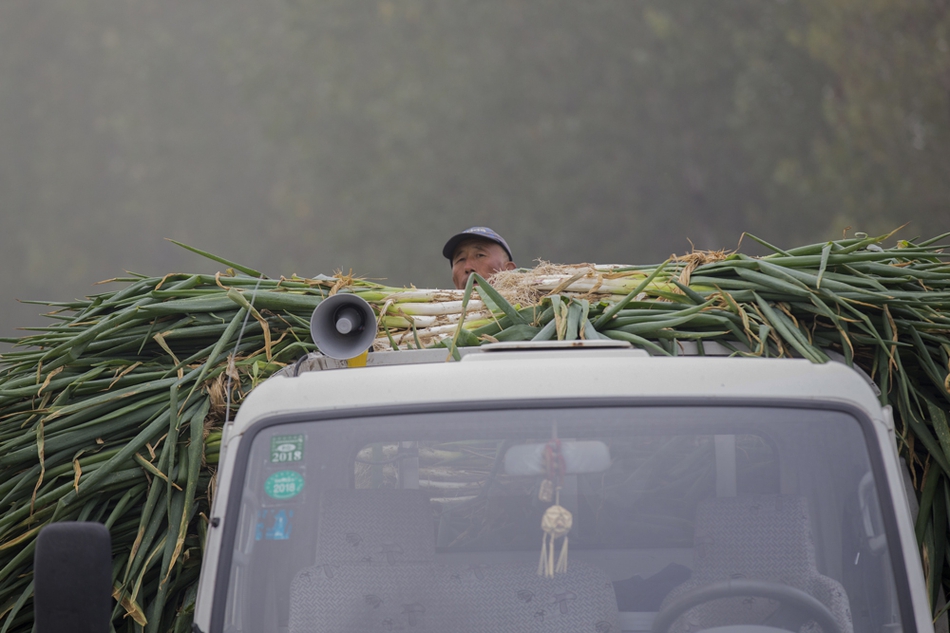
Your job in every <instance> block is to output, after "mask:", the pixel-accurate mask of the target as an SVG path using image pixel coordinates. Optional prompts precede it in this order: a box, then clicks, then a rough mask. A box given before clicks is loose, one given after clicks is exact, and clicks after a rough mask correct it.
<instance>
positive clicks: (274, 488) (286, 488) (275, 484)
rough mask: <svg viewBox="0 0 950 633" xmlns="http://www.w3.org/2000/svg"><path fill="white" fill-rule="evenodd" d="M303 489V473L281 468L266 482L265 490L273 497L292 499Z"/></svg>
mask: <svg viewBox="0 0 950 633" xmlns="http://www.w3.org/2000/svg"><path fill="white" fill-rule="evenodd" d="M302 490H303V475H301V474H300V473H298V472H297V471H296V470H281V471H279V472H276V473H274V474H273V475H271V476H270V477H268V478H267V481H265V482H264V492H266V493H267V496H268V497H271V498H273V499H291V498H293V497H296V496H297V495H298V494H300V492H301V491H302Z"/></svg>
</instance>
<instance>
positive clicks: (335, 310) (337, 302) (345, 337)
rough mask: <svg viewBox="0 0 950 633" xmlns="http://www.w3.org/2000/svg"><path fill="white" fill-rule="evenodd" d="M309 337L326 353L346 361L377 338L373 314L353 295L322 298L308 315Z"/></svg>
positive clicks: (365, 348)
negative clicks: (311, 313) (309, 315)
mask: <svg viewBox="0 0 950 633" xmlns="http://www.w3.org/2000/svg"><path fill="white" fill-rule="evenodd" d="M310 336H312V337H313V342H314V343H315V344H316V346H317V349H319V350H320V351H321V352H322V353H323V354H324V355H325V356H329V357H330V358H335V359H337V360H349V359H351V358H355V357H357V356H359V355H360V354H362V353H363V352H365V351H366V350H368V349H369V348H370V346H371V345H372V344H373V340H374V339H375V338H376V314H375V313H374V312H373V308H372V307H370V305H369V304H368V303H366V301H365V300H363V299H361V298H359V297H358V296H356V295H351V294H336V295H333V296H332V297H329V298H327V299H324V300H323V301H321V302H320V304H319V305H318V306H317V309H316V310H314V311H313V315H312V316H311V317H310Z"/></svg>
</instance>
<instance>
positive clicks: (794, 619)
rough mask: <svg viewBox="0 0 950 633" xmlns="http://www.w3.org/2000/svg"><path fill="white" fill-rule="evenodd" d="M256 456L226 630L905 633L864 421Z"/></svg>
mask: <svg viewBox="0 0 950 633" xmlns="http://www.w3.org/2000/svg"><path fill="white" fill-rule="evenodd" d="M251 439H252V443H251V446H250V451H249V452H248V453H247V455H248V461H247V464H246V473H247V474H246V478H245V479H244V480H243V481H242V482H237V483H236V485H243V493H242V497H241V498H242V501H241V510H240V514H239V517H238V520H239V526H238V531H237V536H236V538H235V545H234V551H233V554H232V556H231V574H230V580H229V583H230V584H229V587H228V592H227V605H226V612H225V616H224V630H225V631H229V632H241V633H250V632H258V631H260V632H264V631H267V632H270V631H290V632H294V633H298V632H304V631H306V632H316V631H320V632H323V631H328V632H329V631H361V632H363V631H387V632H388V631H409V632H411V631H424V630H425V631H489V630H490V631H593V632H595V633H608V632H619V631H649V630H650V629H651V626H652V625H653V623H654V621H655V620H656V619H657V614H658V613H661V614H662V615H661V619H660V621H661V622H666V620H664V618H668V619H669V622H668V624H664V628H665V629H666V630H670V631H696V630H703V629H708V628H712V627H715V626H724V625H730V624H763V623H764V624H767V625H770V626H774V627H778V628H783V629H786V630H794V631H798V630H799V629H800V628H801V627H802V626H806V627H808V626H811V627H812V630H817V628H821V629H822V630H823V629H832V630H838V631H841V632H843V633H851V632H852V631H862V632H863V631H883V630H885V629H886V630H888V631H894V630H898V629H899V626H895V624H896V623H898V622H899V616H898V612H899V610H898V604H897V598H896V593H895V589H894V581H893V574H892V572H891V569H890V562H889V558H888V556H887V542H886V539H885V537H884V535H883V529H882V527H881V526H882V520H881V513H880V509H879V504H878V498H877V492H876V486H875V482H874V479H873V477H872V474H871V467H870V462H869V458H868V453H867V448H866V444H865V439H864V435H863V433H862V431H861V427H860V425H859V423H858V422H857V421H856V420H855V419H854V418H852V417H850V416H849V415H847V414H845V413H841V412H832V411H821V410H811V409H809V410H805V409H789V408H751V407H712V406H706V407H600V408H589V407H567V408H555V409H514V410H481V411H472V410H469V411H450V412H438V413H432V412H427V413H418V414H401V415H387V416H369V417H363V418H355V419H353V418H351V419H345V420H328V421H312V422H302V423H294V424H285V425H271V426H268V427H266V428H264V429H263V430H261V431H260V432H258V433H257V434H256V435H254V436H253V437H252V438H251ZM730 583H731V584H730ZM704 591H707V592H709V591H712V592H714V593H715V592H719V593H718V594H716V596H718V598H716V599H715V600H713V599H712V598H710V597H709V596H706V597H704V595H703V593H702V592H704ZM776 592H778V593H776ZM710 595H712V594H710ZM802 595H804V596H805V599H806V600H807V599H809V598H810V599H814V600H813V601H812V602H811V603H807V604H809V605H812V606H801V602H802V600H801V599H800V598H801V596H802ZM695 596H699V598H696V599H695V600H698V602H696V601H695V600H694V604H695V606H690V605H686V606H683V605H684V604H685V603H684V600H689V599H691V598H695ZM716 596H713V597H716ZM815 601H816V602H817V607H815V606H814V604H815ZM691 604H692V603H691ZM796 605H797V606H796ZM823 618H824V619H823ZM829 618H830V619H829ZM803 630H804V629H803Z"/></svg>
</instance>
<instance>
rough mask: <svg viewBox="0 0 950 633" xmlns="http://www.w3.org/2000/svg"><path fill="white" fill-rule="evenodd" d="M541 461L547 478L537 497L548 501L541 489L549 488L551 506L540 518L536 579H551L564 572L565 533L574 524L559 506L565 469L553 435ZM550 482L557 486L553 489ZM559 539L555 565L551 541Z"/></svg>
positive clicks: (559, 442)
mask: <svg viewBox="0 0 950 633" xmlns="http://www.w3.org/2000/svg"><path fill="white" fill-rule="evenodd" d="M544 461H545V467H546V470H547V478H546V479H545V480H544V482H543V483H542V485H541V494H540V495H539V497H540V498H541V500H542V501H550V500H551V496H550V492H548V491H546V490H545V488H548V490H550V489H551V488H553V489H554V505H553V506H551V507H550V508H548V509H547V510H545V512H544V516H543V517H541V531H542V532H544V534H543V535H542V536H541V559H540V560H539V561H538V575H539V576H546V577H548V578H553V577H554V574H557V573H566V572H567V542H568V539H567V533H568V532H570V531H571V526H572V525H573V523H574V517H573V516H572V515H571V513H570V512H569V511H568V509H567V508H564V507H562V506H561V486H562V485H563V483H564V472H565V470H566V466H565V463H564V456H563V455H562V454H561V441H560V440H558V439H557V436H556V434H555V437H554V439H552V440H551V441H550V442H548V444H547V446H545V450H544ZM554 482H557V485H556V487H555V483H554ZM545 492H548V494H545ZM545 497H547V498H545ZM559 538H563V539H564V542H563V543H562V545H561V553H560V554H559V555H558V557H557V562H556V563H555V560H554V552H555V550H556V549H557V548H556V546H555V541H556V540H557V539H559Z"/></svg>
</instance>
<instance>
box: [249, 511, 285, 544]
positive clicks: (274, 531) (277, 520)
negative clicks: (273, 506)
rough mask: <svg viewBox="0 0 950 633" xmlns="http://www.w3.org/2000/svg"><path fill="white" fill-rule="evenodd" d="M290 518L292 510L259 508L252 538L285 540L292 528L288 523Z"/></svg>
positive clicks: (256, 539)
mask: <svg viewBox="0 0 950 633" xmlns="http://www.w3.org/2000/svg"><path fill="white" fill-rule="evenodd" d="M292 518H294V511H293V510H284V509H280V510H261V511H260V512H258V513H257V530H256V534H255V536H254V540H255V541H260V540H265V541H286V540H287V539H289V538H290V532H291V531H292V530H293V526H292V525H291V524H290V520H291V519H292Z"/></svg>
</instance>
